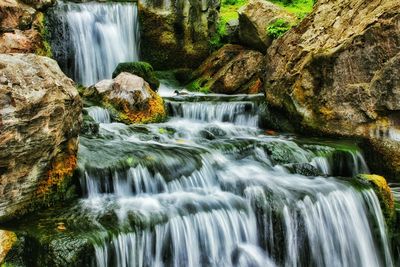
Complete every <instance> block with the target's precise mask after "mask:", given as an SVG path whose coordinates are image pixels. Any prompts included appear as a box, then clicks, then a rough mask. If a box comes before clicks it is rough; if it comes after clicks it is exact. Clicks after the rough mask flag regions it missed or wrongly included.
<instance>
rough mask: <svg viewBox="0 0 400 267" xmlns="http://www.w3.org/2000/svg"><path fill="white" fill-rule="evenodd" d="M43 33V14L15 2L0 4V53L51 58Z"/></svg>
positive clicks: (10, 0) (5, 1)
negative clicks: (35, 54) (31, 54)
mask: <svg viewBox="0 0 400 267" xmlns="http://www.w3.org/2000/svg"><path fill="white" fill-rule="evenodd" d="M44 1H47V0H44ZM45 32H46V31H45V25H44V15H43V13H41V12H38V11H36V10H35V9H34V8H32V7H30V6H28V5H26V4H23V3H20V2H18V1H16V0H2V1H1V2H0V53H37V54H39V55H43V56H51V49H50V46H49V45H48V43H47V41H46V40H45Z"/></svg>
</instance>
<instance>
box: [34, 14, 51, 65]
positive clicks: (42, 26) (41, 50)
mask: <svg viewBox="0 0 400 267" xmlns="http://www.w3.org/2000/svg"><path fill="white" fill-rule="evenodd" d="M37 18H38V23H37V25H35V27H36V29H37V30H38V31H39V34H40V38H41V39H42V45H41V46H39V47H38V48H37V49H36V51H35V53H36V54H37V55H39V56H44V57H50V58H51V57H52V56H53V54H52V52H51V46H50V43H49V41H48V40H49V36H50V33H49V31H48V30H47V20H46V17H45V16H44V14H43V13H41V12H39V13H38V15H37Z"/></svg>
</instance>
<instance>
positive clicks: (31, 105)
mask: <svg viewBox="0 0 400 267" xmlns="http://www.w3.org/2000/svg"><path fill="white" fill-rule="evenodd" d="M80 113H81V101H80V98H79V95H78V92H77V90H76V89H75V87H74V83H73V82H72V80H70V79H69V78H67V77H66V76H65V75H64V74H63V73H62V72H61V70H60V68H59V67H58V65H57V63H56V62H55V61H54V60H52V59H49V58H46V57H41V56H36V55H33V54H0V221H4V220H7V219H10V218H13V217H15V216H18V215H21V214H24V213H26V212H28V211H30V210H33V209H35V208H38V207H40V206H42V205H47V204H49V203H51V202H52V201H55V200H60V199H65V197H66V194H68V189H69V187H68V185H69V182H70V180H69V178H71V176H72V172H73V170H74V168H75V165H76V150H77V137H78V132H79V127H80V122H81V115H80Z"/></svg>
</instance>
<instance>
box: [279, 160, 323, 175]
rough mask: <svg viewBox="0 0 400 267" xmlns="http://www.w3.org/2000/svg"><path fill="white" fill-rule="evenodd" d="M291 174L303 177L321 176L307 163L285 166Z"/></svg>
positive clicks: (319, 172)
mask: <svg viewBox="0 0 400 267" xmlns="http://www.w3.org/2000/svg"><path fill="white" fill-rule="evenodd" d="M285 167H286V168H287V169H289V171H290V172H291V173H296V174H300V175H304V176H323V175H324V174H323V173H321V171H319V170H318V169H317V168H315V167H314V166H313V165H311V164H309V163H293V164H288V165H286V166H285Z"/></svg>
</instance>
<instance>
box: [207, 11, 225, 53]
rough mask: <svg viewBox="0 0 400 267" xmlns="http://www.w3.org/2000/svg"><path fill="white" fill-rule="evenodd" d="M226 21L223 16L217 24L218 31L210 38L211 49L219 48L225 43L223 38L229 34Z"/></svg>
mask: <svg viewBox="0 0 400 267" xmlns="http://www.w3.org/2000/svg"><path fill="white" fill-rule="evenodd" d="M226 23H227V21H226V20H225V19H224V18H222V17H221V18H220V20H219V23H218V25H217V33H216V34H215V35H214V36H213V37H212V38H211V39H210V48H211V50H213V51H214V50H218V49H219V48H221V47H222V46H223V45H224V41H223V39H224V37H225V36H227V32H226Z"/></svg>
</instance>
